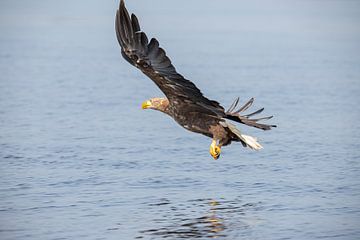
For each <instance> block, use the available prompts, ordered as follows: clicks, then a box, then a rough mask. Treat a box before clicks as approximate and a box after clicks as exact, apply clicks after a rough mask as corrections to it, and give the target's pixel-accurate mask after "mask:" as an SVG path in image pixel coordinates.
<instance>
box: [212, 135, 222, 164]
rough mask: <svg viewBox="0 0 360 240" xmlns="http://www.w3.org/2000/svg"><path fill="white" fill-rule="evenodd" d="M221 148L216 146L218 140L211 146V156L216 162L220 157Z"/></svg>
mask: <svg viewBox="0 0 360 240" xmlns="http://www.w3.org/2000/svg"><path fill="white" fill-rule="evenodd" d="M220 153H221V148H220V147H219V146H217V145H216V140H213V141H212V142H211V145H210V154H211V156H212V157H213V158H214V159H215V160H216V159H218V158H219V157H220Z"/></svg>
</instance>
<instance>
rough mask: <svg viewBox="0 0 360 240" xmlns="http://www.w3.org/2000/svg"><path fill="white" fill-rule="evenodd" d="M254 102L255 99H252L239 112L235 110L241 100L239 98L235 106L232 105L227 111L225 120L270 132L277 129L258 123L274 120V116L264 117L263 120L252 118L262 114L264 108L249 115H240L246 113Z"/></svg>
mask: <svg viewBox="0 0 360 240" xmlns="http://www.w3.org/2000/svg"><path fill="white" fill-rule="evenodd" d="M253 102H254V98H251V99H250V100H249V101H248V102H247V103H245V104H244V105H243V106H242V107H240V108H239V109H238V110H235V108H236V106H237V105H238V103H239V98H237V99H236V100H235V101H234V102H233V104H231V106H230V108H229V109H228V110H227V111H226V113H225V114H226V116H225V118H227V119H230V120H233V121H236V122H239V123H242V124H245V125H248V126H251V127H256V128H260V129H262V130H270V129H271V128H272V127H276V125H268V124H263V123H258V121H261V120H267V119H270V118H272V117H273V116H269V117H262V118H250V117H251V116H254V115H256V114H259V113H261V112H262V111H263V110H264V108H261V109H259V110H257V111H255V112H252V113H249V114H245V115H240V113H242V112H245V111H246V110H247V109H248V108H249V107H251V105H252V104H253Z"/></svg>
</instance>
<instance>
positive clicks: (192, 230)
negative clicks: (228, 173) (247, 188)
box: [137, 199, 257, 239]
mask: <svg viewBox="0 0 360 240" xmlns="http://www.w3.org/2000/svg"><path fill="white" fill-rule="evenodd" d="M255 205H257V204H251V203H247V204H243V203H241V201H240V200H239V199H235V200H232V201H226V200H224V199H220V200H213V199H195V200H188V201H186V202H185V203H183V204H179V203H171V202H170V201H169V200H168V199H160V201H159V202H157V203H152V204H149V205H148V206H149V207H150V208H152V209H151V210H152V211H153V212H154V213H155V214H156V213H161V215H156V216H154V217H155V218H154V219H153V223H155V224H154V225H157V226H158V227H156V228H150V229H145V230H141V231H140V234H141V235H139V236H138V237H137V238H144V237H145V236H146V235H147V236H153V237H155V238H170V239H179V238H221V237H227V236H228V234H230V233H231V232H232V231H235V230H236V231H239V230H240V229H241V228H242V229H246V228H248V227H249V226H250V224H249V219H248V220H246V216H245V215H246V212H247V210H249V209H250V208H255V207H256V206H255Z"/></svg>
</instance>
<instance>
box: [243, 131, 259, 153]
mask: <svg viewBox="0 0 360 240" xmlns="http://www.w3.org/2000/svg"><path fill="white" fill-rule="evenodd" d="M241 136H242V138H243V139H244V140H245V141H244V142H245V143H246V145H247V146H248V147H249V148H251V149H254V150H260V149H262V148H263V147H262V146H261V145H260V143H259V142H258V141H257V139H256V138H255V137H252V136H248V135H244V134H241Z"/></svg>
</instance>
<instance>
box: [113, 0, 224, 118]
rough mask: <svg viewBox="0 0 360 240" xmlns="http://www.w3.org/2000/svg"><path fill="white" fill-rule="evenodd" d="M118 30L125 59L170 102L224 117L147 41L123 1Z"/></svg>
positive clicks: (221, 109) (216, 107) (152, 42)
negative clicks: (201, 108) (187, 105)
mask: <svg viewBox="0 0 360 240" xmlns="http://www.w3.org/2000/svg"><path fill="white" fill-rule="evenodd" d="M115 28H116V35H117V39H118V41H119V44H120V46H121V54H122V55H123V57H124V58H125V59H126V60H127V61H128V62H129V63H131V64H132V65H134V66H135V67H137V68H139V69H140V70H141V71H142V72H143V73H144V74H146V75H147V76H148V77H149V78H151V79H152V80H153V81H154V83H155V84H156V85H157V86H158V87H159V88H160V89H161V91H163V92H164V94H165V95H166V97H167V98H168V99H169V101H170V103H171V102H175V101H179V100H180V101H185V102H187V103H191V104H196V105H198V106H200V107H204V108H206V109H207V110H211V111H212V112H214V113H215V114H218V115H220V116H221V115H224V108H223V107H222V106H220V104H219V103H218V102H216V101H213V100H209V99H208V98H206V97H204V95H203V94H202V93H201V91H200V90H199V89H198V88H197V87H196V86H195V84H194V83H192V82H191V81H189V80H187V79H185V78H184V77H183V76H181V75H180V74H179V73H177V72H176V70H175V67H174V66H173V65H172V64H171V61H170V59H169V58H168V57H167V56H166V53H165V51H164V49H162V48H160V47H159V42H158V41H157V40H156V39H155V38H152V39H151V40H150V42H149V41H148V38H147V36H146V34H145V33H144V32H142V31H141V30H140V25H139V22H138V19H137V17H136V16H135V15H134V14H132V15H131V17H130V16H129V13H128V11H127V10H126V8H125V4H124V1H123V0H121V2H120V7H119V10H118V11H117V13H116V19H115Z"/></svg>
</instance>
